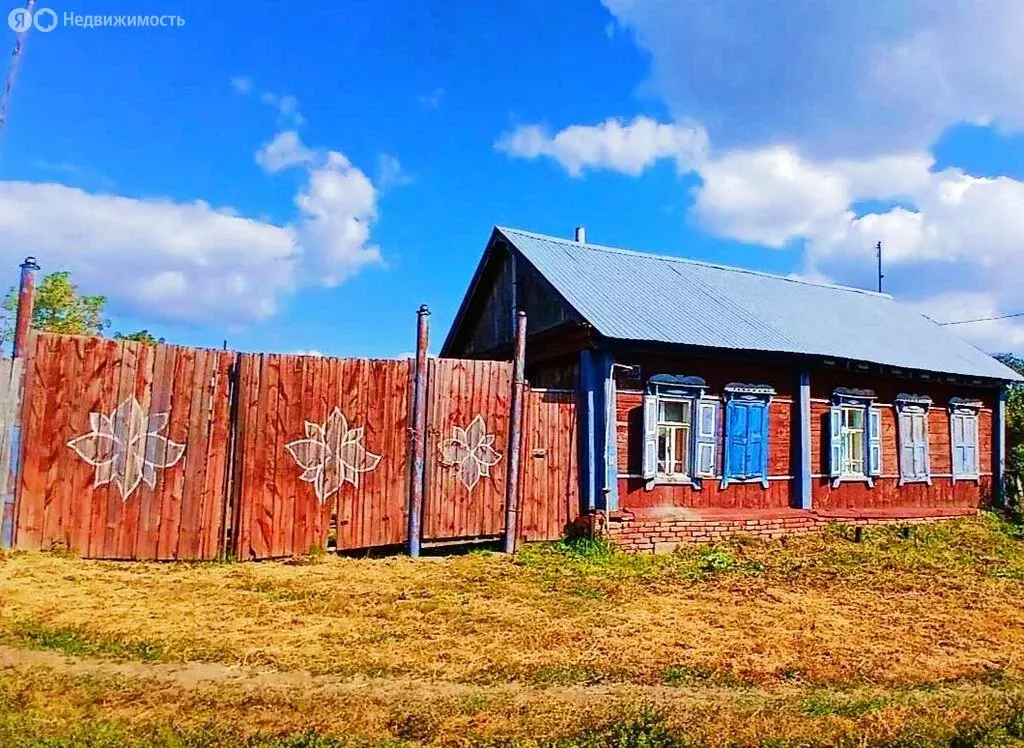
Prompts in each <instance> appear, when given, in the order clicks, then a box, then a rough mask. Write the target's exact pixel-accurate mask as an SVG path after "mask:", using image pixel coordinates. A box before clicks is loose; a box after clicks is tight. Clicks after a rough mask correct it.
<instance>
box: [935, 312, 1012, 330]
mask: <svg viewBox="0 0 1024 748" xmlns="http://www.w3.org/2000/svg"><path fill="white" fill-rule="evenodd" d="M1010 317H1024V312H1014V313H1013V314H1000V315H999V316H998V317H979V318H978V319H961V320H957V321H956V322H940V323H939V325H940V326H942V327H948V326H949V325H969V324H970V323H971V322H993V321H995V320H997V319H1010Z"/></svg>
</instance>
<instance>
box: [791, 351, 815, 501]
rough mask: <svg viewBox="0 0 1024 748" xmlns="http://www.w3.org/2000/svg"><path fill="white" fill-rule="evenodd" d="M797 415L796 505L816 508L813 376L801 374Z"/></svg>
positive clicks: (805, 373) (794, 486)
mask: <svg viewBox="0 0 1024 748" xmlns="http://www.w3.org/2000/svg"><path fill="white" fill-rule="evenodd" d="M797 405H798V407H797V413H798V416H799V418H800V449H799V454H800V459H799V464H798V465H797V470H798V471H799V472H798V473H797V479H796V481H794V485H793V488H794V490H795V491H796V499H797V500H796V505H797V507H799V508H800V509H810V508H811V507H812V506H814V502H813V500H812V498H811V497H812V496H813V488H812V483H811V375H810V372H806V371H802V372H800V389H799V394H798V397H797Z"/></svg>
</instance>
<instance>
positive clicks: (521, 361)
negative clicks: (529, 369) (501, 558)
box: [505, 312, 526, 553]
mask: <svg viewBox="0 0 1024 748" xmlns="http://www.w3.org/2000/svg"><path fill="white" fill-rule="evenodd" d="M525 368H526V312H519V314H517V315H516V351H515V362H514V366H513V370H512V404H511V408H512V412H511V414H510V416H509V425H508V469H507V470H506V472H505V553H515V551H516V540H518V537H519V453H520V451H521V447H522V442H523V390H524V388H525V386H526V385H525V382H526V375H525V374H526V373H525Z"/></svg>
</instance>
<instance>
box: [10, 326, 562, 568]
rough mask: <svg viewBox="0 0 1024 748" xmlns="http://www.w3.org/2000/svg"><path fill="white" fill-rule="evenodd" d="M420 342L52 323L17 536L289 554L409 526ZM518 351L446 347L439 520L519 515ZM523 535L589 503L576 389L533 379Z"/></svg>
mask: <svg viewBox="0 0 1024 748" xmlns="http://www.w3.org/2000/svg"><path fill="white" fill-rule="evenodd" d="M412 369H413V365H412V362H411V361H404V360H403V361H371V360H364V359H336V358H323V357H318V356H283V355H272V354H236V353H231V352H226V351H211V350H197V349H192V348H182V347H178V346H167V345H156V346H153V345H146V344H143V343H138V342H131V341H112V340H104V339H101V338H85V337H72V336H60V335H51V334H34V335H33V336H32V339H31V341H30V344H29V351H28V357H27V360H26V366H25V381H24V395H23V400H22V406H21V407H22V410H21V419H22V432H21V457H22V462H21V474H20V478H19V482H18V492H17V497H16V502H15V510H14V512H15V537H14V543H15V545H16V546H17V547H20V548H37V549H38V548H44V549H45V548H49V547H52V546H54V545H60V546H62V547H67V548H69V549H70V550H71V551H72V552H74V553H77V554H79V555H81V556H83V557H87V558H124V559H161V560H171V559H214V558H217V557H219V556H220V555H222V553H224V552H230V553H232V554H234V555H235V556H236V557H237V558H239V559H260V558H275V557H287V556H292V555H296V554H303V553H307V552H309V551H310V550H311V549H312V548H316V547H320V548H326V547H328V545H329V544H331V541H332V540H333V541H334V542H333V544H334V545H335V546H336V547H337V548H338V549H340V550H344V549H359V548H372V547H380V546H396V545H401V544H403V543H405V542H406V541H407V527H408V517H407V499H408V494H409V482H410V480H411V477H410V476H411V471H410V459H409V454H410V449H411V444H412V442H411V438H412V436H411V430H410V407H411V381H412V376H413V371H412ZM511 371H512V366H511V364H509V363H507V362H500V361H463V360H446V359H431V360H430V362H429V368H428V376H427V388H428V390H427V397H428V411H427V413H428V418H427V423H428V428H427V433H426V435H425V438H426V455H427V457H426V476H425V491H424V494H425V496H424V513H423V537H424V539H425V540H427V541H431V540H465V539H473V538H487V537H494V536H500V535H502V534H503V533H504V530H505V527H504V523H505V471H506V465H507V462H508V450H509V448H510V446H511V445H509V443H508V428H509V415H510V414H509V408H510V396H511V386H512V381H511V379H512V377H511ZM518 449H519V455H520V465H521V467H520V508H521V511H520V514H519V517H520V527H519V528H518V531H519V536H520V537H521V538H523V539H527V540H542V539H554V538H558V537H560V536H561V535H562V534H563V531H564V528H565V526H566V524H567V523H568V522H569V521H570V520H571V519H573V518H574V516H575V510H576V508H577V506H578V489H577V485H578V479H577V473H576V470H577V445H576V402H575V396H574V395H573V394H572V393H565V392H561V393H555V392H529V391H528V392H527V397H526V401H525V403H524V428H523V438H522V444H521V445H519V446H518Z"/></svg>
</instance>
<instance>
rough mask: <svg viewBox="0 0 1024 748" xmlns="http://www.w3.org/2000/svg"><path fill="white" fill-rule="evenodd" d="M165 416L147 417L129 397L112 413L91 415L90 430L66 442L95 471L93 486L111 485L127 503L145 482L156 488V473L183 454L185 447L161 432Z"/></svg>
mask: <svg viewBox="0 0 1024 748" xmlns="http://www.w3.org/2000/svg"><path fill="white" fill-rule="evenodd" d="M167 420H168V414H167V413H152V414H150V415H148V416H147V415H146V414H145V412H144V411H143V410H142V406H141V405H140V404H139V401H138V400H136V399H135V398H134V397H130V398H128V399H127V400H125V401H124V402H122V403H121V404H120V405H118V406H117V408H116V409H115V410H114V412H113V413H111V414H110V415H107V414H106V413H96V412H93V413H90V414H89V424H90V426H91V427H92V430H91V431H90V432H89V433H87V434H83V435H82V436H76V437H75V438H74V439H72V440H71V441H69V442H68V446H69V447H71V448H72V449H73V450H75V452H77V453H78V456H79V457H81V458H82V459H83V460H85V461H86V462H88V463H89V464H90V465H92V466H93V467H94V468H95V471H94V475H93V486H102V485H104V484H106V483H113V484H114V485H115V486H117V489H118V491H119V492H120V493H121V500H122V501H127V500H128V497H129V496H131V495H132V492H133V491H135V489H136V488H138V487H139V483H142V482H145V483H146V485H147V486H149V487H150V488H153V487H154V486H156V471H157V470H160V469H163V468H169V467H171V466H173V465H175V464H176V463H177V462H178V460H180V459H181V458H182V455H184V454H185V445H184V444H179V443H178V442H173V441H171V440H170V439H168V438H167V437H166V436H165V435H164V434H163V433H161V432H162V431H163V430H164V429H165V428H167Z"/></svg>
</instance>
